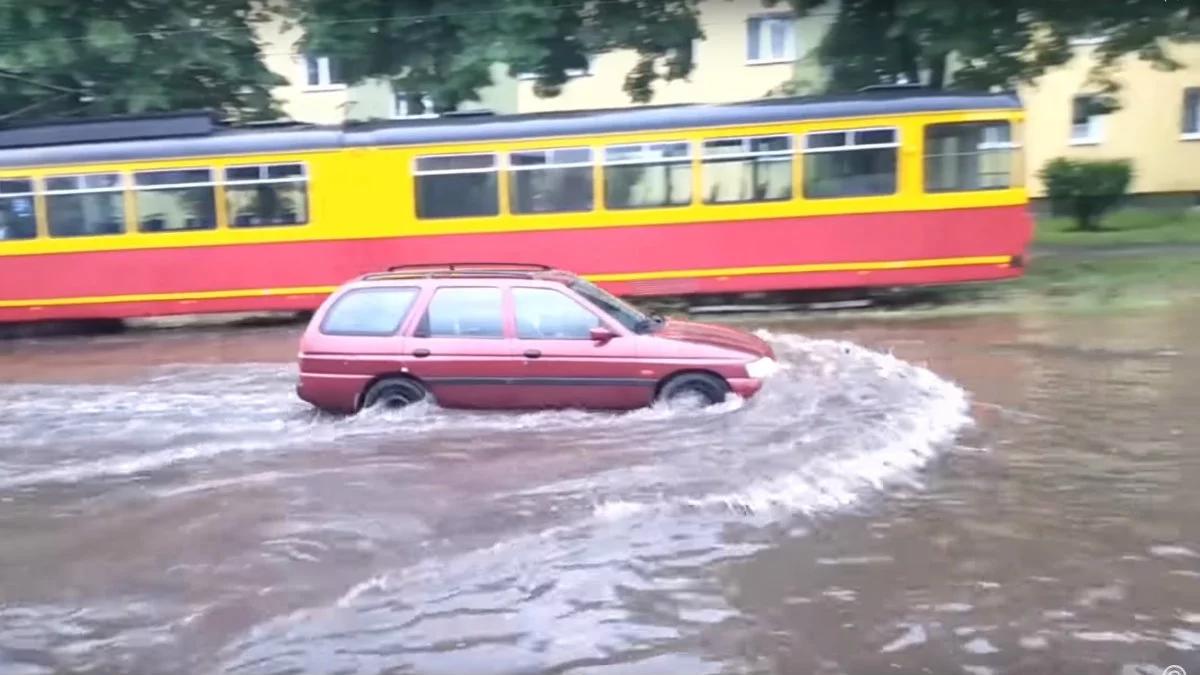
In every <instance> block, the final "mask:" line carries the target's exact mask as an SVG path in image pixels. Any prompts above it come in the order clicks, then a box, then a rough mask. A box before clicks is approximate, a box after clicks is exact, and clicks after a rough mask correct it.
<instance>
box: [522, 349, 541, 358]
mask: <svg viewBox="0 0 1200 675" xmlns="http://www.w3.org/2000/svg"><path fill="white" fill-rule="evenodd" d="M541 355H542V352H541V350H538V349H526V350H525V358H527V359H536V358H539V357H541Z"/></svg>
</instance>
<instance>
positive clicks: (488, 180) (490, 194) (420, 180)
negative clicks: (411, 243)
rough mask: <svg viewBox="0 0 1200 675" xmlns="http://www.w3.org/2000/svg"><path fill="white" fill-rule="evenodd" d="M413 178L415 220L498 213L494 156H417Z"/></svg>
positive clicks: (498, 202)
mask: <svg viewBox="0 0 1200 675" xmlns="http://www.w3.org/2000/svg"><path fill="white" fill-rule="evenodd" d="M413 179H414V181H415V183H416V189H417V217H418V218H423V219H433V218H469V217H471V216H495V215H499V214H500V188H499V185H498V183H497V181H496V156H495V155H492V154H480V155H433V156H427V157H418V158H417V162H416V167H415V170H414V171H413Z"/></svg>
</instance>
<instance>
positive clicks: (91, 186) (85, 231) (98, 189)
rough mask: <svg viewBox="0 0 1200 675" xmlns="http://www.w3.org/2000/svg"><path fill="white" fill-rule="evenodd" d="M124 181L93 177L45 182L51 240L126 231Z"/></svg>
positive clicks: (117, 176)
mask: <svg viewBox="0 0 1200 675" xmlns="http://www.w3.org/2000/svg"><path fill="white" fill-rule="evenodd" d="M123 190H124V181H123V180H122V179H121V175H120V174H116V173H93V174H87V175H81V176H52V177H50V178H47V179H46V190H45V193H46V217H47V220H48V224H49V226H50V236H52V237H90V236H97V235H106V234H121V233H123V232H124V231H125V195H124V192H123Z"/></svg>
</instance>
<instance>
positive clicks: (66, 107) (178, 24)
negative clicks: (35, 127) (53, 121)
mask: <svg viewBox="0 0 1200 675" xmlns="http://www.w3.org/2000/svg"><path fill="white" fill-rule="evenodd" d="M267 9H268V8H267V6H266V5H264V4H263V3H261V2H255V0H171V1H170V2H153V1H147V0H107V1H106V2H79V1H78V0H23V1H22V2H5V3H3V4H0V120H3V121H13V120H21V119H28V118H35V117H46V116H85V115H86V116H92V115H107V114H116V113H140V112H151V111H166V110H179V109H188V108H213V109H218V110H221V111H223V112H224V113H226V114H228V115H229V116H231V117H233V118H235V119H261V118H270V117H274V116H276V115H277V112H278V111H277V108H276V105H275V102H274V101H273V99H272V97H271V93H270V92H271V88H272V87H273V86H276V85H280V84H284V80H283V79H282V78H280V77H279V76H277V75H275V74H274V73H272V72H271V71H270V70H268V69H267V68H266V66H265V65H264V64H263V61H262V58H261V57H262V53H261V50H260V48H259V46H258V44H257V42H256V41H255V39H254V33H253V31H252V29H251V25H252V24H253V23H254V22H256V21H260V20H264V19H266V18H267V15H266V11H267Z"/></svg>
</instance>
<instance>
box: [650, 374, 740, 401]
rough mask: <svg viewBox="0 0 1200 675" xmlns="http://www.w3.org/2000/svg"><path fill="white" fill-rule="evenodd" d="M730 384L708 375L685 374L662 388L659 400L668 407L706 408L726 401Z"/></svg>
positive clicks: (668, 381)
mask: <svg viewBox="0 0 1200 675" xmlns="http://www.w3.org/2000/svg"><path fill="white" fill-rule="evenodd" d="M728 394H729V384H728V383H726V382H725V380H722V379H721V378H719V377H717V376H716V375H709V374H708V373H685V374H683V375H677V376H675V377H673V378H671V379H670V380H667V383H666V384H664V385H663V386H662V389H660V390H659V392H658V400H659V401H660V402H663V403H666V404H668V405H683V406H688V407H690V406H699V407H706V406H710V405H716V404H718V403H721V402H722V401H724V400H725V396H726V395H728Z"/></svg>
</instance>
